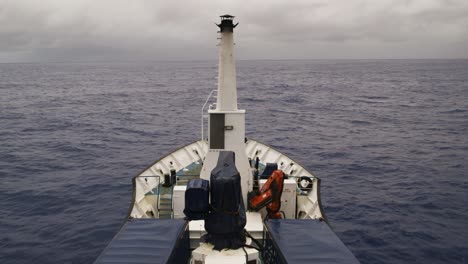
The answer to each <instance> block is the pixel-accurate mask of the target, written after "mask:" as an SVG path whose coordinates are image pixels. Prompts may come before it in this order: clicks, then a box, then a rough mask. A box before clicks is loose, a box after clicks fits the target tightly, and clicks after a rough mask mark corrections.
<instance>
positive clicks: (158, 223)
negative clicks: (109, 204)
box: [94, 219, 186, 264]
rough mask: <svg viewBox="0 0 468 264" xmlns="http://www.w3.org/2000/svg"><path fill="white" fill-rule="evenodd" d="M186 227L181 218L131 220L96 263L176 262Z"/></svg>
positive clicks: (153, 263)
mask: <svg viewBox="0 0 468 264" xmlns="http://www.w3.org/2000/svg"><path fill="white" fill-rule="evenodd" d="M185 227H186V223H185V221H184V220H182V219H180V220H179V219H132V220H129V221H128V222H127V223H125V225H124V226H123V227H122V229H120V231H119V233H117V235H116V236H115V237H114V238H113V239H112V241H111V242H110V244H109V245H108V246H107V247H106V248H105V249H104V251H103V252H102V253H101V255H100V256H99V257H98V259H97V260H96V261H95V262H94V263H152V264H155V263H167V262H173V259H174V256H173V255H175V251H176V248H177V247H180V245H178V244H180V238H181V236H182V234H183V233H184V230H185ZM171 260H172V261H171Z"/></svg>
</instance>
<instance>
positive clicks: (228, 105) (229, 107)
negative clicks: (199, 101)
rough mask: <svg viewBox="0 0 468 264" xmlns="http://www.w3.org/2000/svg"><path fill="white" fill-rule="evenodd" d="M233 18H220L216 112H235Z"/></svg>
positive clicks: (226, 16)
mask: <svg viewBox="0 0 468 264" xmlns="http://www.w3.org/2000/svg"><path fill="white" fill-rule="evenodd" d="M233 18H234V17H233V16H230V15H224V16H221V24H219V25H218V26H219V28H220V34H221V38H220V43H219V47H220V48H219V71H218V99H217V102H216V110H221V111H236V110H237V86H236V64H235V61H234V28H235V27H236V26H237V24H236V25H234V24H233V21H232V20H233Z"/></svg>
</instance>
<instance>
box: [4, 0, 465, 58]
mask: <svg viewBox="0 0 468 264" xmlns="http://www.w3.org/2000/svg"><path fill="white" fill-rule="evenodd" d="M224 13H231V14H233V15H236V16H237V17H236V19H237V20H238V21H239V22H240V26H239V27H238V30H237V31H236V42H237V43H238V45H237V52H238V57H240V58H242V59H281V58H284V59H288V58H295V59H299V58H306V59H307V58H467V57H468V37H467V36H468V1H466V0H393V1H391V0H379V1H375V0H374V1H372V0H347V1H342V0H328V1H326V0H289V1H283V0H281V1H280V0H270V1H245V2H240V1H205V2H200V1H194V0H187V1H181V0H175V1H149V0H140V1H123V0H100V1H93V0H79V1H78V0H76V1H63V0H42V1H35V0H30V1H28V0H0V62H2V61H4V62H8V61H62V60H80V61H83V60H84V61H89V60H168V59H169V60H170V59H178V60H180V59H215V58H216V49H215V45H216V27H215V26H214V25H213V22H217V20H218V18H217V16H218V15H220V14H224Z"/></svg>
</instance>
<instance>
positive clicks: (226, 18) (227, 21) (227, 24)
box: [216, 15, 239, 32]
mask: <svg viewBox="0 0 468 264" xmlns="http://www.w3.org/2000/svg"><path fill="white" fill-rule="evenodd" d="M219 17H220V18H221V24H216V25H217V26H218V27H219V28H220V32H234V28H235V27H236V26H237V25H238V24H239V23H237V24H235V25H234V23H233V22H232V21H233V20H234V16H231V15H222V16H219Z"/></svg>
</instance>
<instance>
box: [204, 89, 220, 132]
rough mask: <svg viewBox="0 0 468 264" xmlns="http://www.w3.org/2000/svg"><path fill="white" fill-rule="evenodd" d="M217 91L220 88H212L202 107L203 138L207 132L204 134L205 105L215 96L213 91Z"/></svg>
mask: <svg viewBox="0 0 468 264" xmlns="http://www.w3.org/2000/svg"><path fill="white" fill-rule="evenodd" d="M215 92H218V90H216V89H215V90H211V92H210V94H209V95H208V97H207V98H206V100H205V103H204V104H203V106H202V109H201V139H202V140H204V139H205V134H204V130H205V126H204V121H203V117H204V112H205V107H206V104H208V101H209V100H210V99H211V96H213V93H215Z"/></svg>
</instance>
